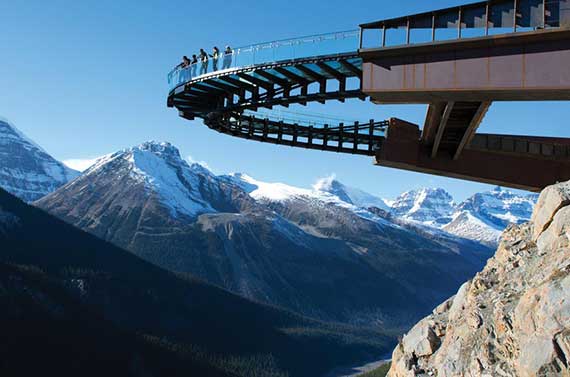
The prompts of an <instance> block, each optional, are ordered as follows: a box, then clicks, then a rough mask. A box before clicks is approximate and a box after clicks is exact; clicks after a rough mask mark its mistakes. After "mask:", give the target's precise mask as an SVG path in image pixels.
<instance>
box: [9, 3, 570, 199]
mask: <svg viewBox="0 0 570 377" xmlns="http://www.w3.org/2000/svg"><path fill="white" fill-rule="evenodd" d="M460 3H462V1H457V0H435V1H429V2H427V1H419V0H416V1H399V2H394V1H380V0H373V1H368V0H354V1H346V0H344V1H339V0H327V1H323V0H320V1H312V0H302V1H301V0H288V1H279V2H278V1H195V0H191V1H168V2H167V1H150V0H144V1H143V0H140V1H129V2H127V1H116V0H113V1H111V0H100V1H71V0H69V1H62V0H52V1H49V2H48V1H45V0H41V1H40V0H27V1H3V2H1V3H0V14H1V15H2V22H0V46H1V51H2V53H1V55H0V59H1V60H0V67H1V69H0V116H4V117H6V118H8V119H10V120H11V121H13V122H14V123H15V124H16V125H17V126H18V127H19V128H20V129H21V130H22V131H23V132H24V133H26V134H27V135H28V136H29V137H31V138H32V139H33V140H35V141H36V142H37V143H39V144H40V145H42V146H43V147H44V148H45V149H46V150H47V151H48V152H50V153H51V154H52V155H53V156H54V157H56V158H58V159H60V160H65V159H71V158H90V157H96V156H99V155H102V154H106V153H110V152H114V151H116V150H118V149H122V148H125V147H129V146H133V145H136V144H139V143H141V142H144V141H147V140H159V141H170V142H172V143H173V144H175V145H176V146H177V147H178V148H179V149H180V151H181V153H182V155H183V156H192V157H193V158H194V159H195V160H199V161H206V162H207V163H208V165H209V166H211V167H212V168H213V169H214V170H215V171H217V172H221V173H224V172H232V171H242V172H246V173H249V174H250V175H252V176H254V177H256V178H258V179H261V180H267V181H282V182H287V183H289V184H294V185H298V186H304V187H306V186H309V185H310V184H312V183H313V182H314V181H315V180H316V179H317V178H318V177H322V176H325V175H329V174H332V173H335V174H336V175H337V177H338V178H339V179H340V180H342V181H343V182H345V183H347V184H350V185H353V186H357V187H360V188H363V189H365V190H367V191H370V192H372V193H374V194H378V195H381V196H384V197H388V198H391V197H394V196H395V195H397V194H399V193H400V192H402V191H404V190H408V189H411V188H417V187H421V186H441V187H444V188H446V189H447V190H449V191H450V192H451V193H452V194H453V195H454V196H455V197H456V199H462V198H464V197H465V196H466V195H468V194H470V193H472V192H475V191H479V190H482V189H487V188H489V186H486V185H481V184H475V183H469V182H464V181H459V180H452V179H446V178H439V177H435V176H429V175H422V174H416V173H409V172H404V171H398V170H392V169H386V168H378V167H374V166H372V161H371V159H370V158H367V157H355V156H348V155H337V154H334V153H323V152H316V151H306V150H300V149H292V148H287V147H279V146H273V145H265V144H262V143H255V142H249V141H245V140H239V139H234V138H231V137H228V136H225V135H220V134H217V133H215V132H212V131H210V130H209V129H207V128H206V127H204V126H202V125H201V124H200V122H199V121H194V122H188V121H185V120H183V119H181V118H179V117H178V115H177V112H176V111H175V110H173V109H169V108H167V107H166V94H167V86H166V74H167V72H168V71H169V69H170V68H171V67H172V66H173V65H174V64H176V63H178V61H179V60H180V57H181V55H183V54H190V53H192V52H194V51H197V50H198V49H199V48H200V47H204V48H206V49H208V50H209V49H210V48H211V46H213V45H218V46H222V45H225V44H230V45H232V46H242V45H247V44H252V43H257V42H264V41H268V40H276V39H283V38H289V37H295V36H303V35H310V34H315V33H324V32H330V31H337V30H347V29H353V28H356V27H357V25H358V24H359V23H361V22H366V21H372V20H375V19H382V18H387V17H393V16H398V15H404V14H407V13H415V12H420V11H425V10H428V9H431V8H439V7H447V6H452V5H457V4H460ZM313 111H317V112H324V111H327V112H330V113H333V114H335V115H340V116H343V117H349V118H356V119H361V118H362V119H363V120H367V119H370V118H375V119H382V118H387V117H390V116H396V117H400V118H403V119H406V120H409V121H412V122H417V123H421V122H422V121H423V118H424V114H425V108H424V107H423V106H375V105H371V104H359V103H350V104H344V105H340V104H330V105H329V104H327V107H326V108H325V107H315V108H313ZM569 118H570V106H568V102H558V103H495V104H493V106H492V108H491V110H490V111H489V113H488V116H487V117H486V119H485V120H484V123H483V125H482V128H481V130H482V131H487V132H496V133H520V134H541V135H558V136H565V137H568V136H570V129H569V128H568V127H565V126H563V125H565V124H566V123H567V119H569Z"/></svg>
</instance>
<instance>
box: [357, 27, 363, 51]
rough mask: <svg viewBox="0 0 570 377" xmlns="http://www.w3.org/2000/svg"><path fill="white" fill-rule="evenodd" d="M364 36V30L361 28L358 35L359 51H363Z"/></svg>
mask: <svg viewBox="0 0 570 377" xmlns="http://www.w3.org/2000/svg"><path fill="white" fill-rule="evenodd" d="M362 34H364V29H363V28H360V33H359V34H358V49H362Z"/></svg>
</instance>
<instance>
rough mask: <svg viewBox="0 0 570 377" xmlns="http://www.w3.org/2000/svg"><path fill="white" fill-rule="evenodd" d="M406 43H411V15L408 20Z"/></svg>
mask: <svg viewBox="0 0 570 377" xmlns="http://www.w3.org/2000/svg"><path fill="white" fill-rule="evenodd" d="M406 44H407V45H409V44H410V17H408V19H407V22H406Z"/></svg>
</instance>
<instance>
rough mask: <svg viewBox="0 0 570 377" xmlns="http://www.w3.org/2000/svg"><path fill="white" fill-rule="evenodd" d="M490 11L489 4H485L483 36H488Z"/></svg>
mask: <svg viewBox="0 0 570 377" xmlns="http://www.w3.org/2000/svg"><path fill="white" fill-rule="evenodd" d="M490 13H491V12H490V9H489V2H487V5H486V6H485V36H487V35H489V15H490Z"/></svg>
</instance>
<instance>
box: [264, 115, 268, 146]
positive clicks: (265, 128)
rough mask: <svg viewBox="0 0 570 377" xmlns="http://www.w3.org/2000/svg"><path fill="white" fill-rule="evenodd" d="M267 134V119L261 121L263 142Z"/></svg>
mask: <svg viewBox="0 0 570 377" xmlns="http://www.w3.org/2000/svg"><path fill="white" fill-rule="evenodd" d="M268 133H269V119H268V118H265V119H263V140H264V141H265V140H267V134H268Z"/></svg>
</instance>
